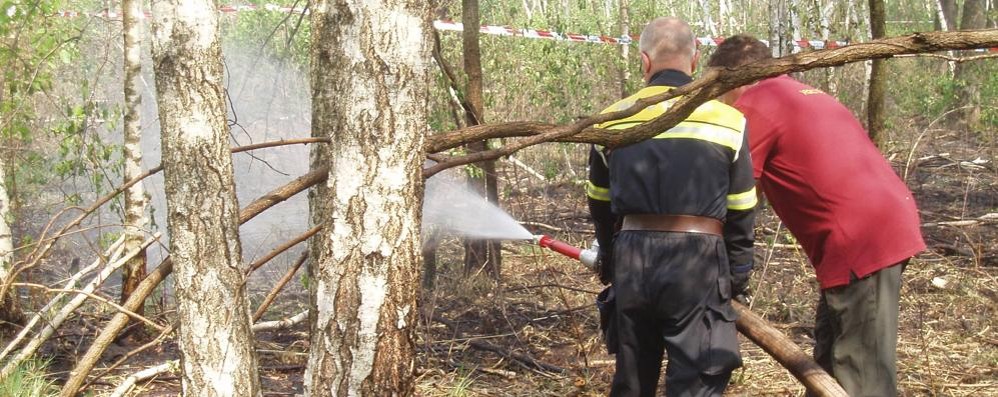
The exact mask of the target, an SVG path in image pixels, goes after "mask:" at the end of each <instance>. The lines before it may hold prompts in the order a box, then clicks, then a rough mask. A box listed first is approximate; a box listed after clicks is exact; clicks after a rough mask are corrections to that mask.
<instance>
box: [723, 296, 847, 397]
mask: <svg viewBox="0 0 998 397" xmlns="http://www.w3.org/2000/svg"><path fill="white" fill-rule="evenodd" d="M731 304H732V306H734V307H735V311H736V312H738V321H736V322H735V325H736V326H737V327H738V332H741V333H742V335H745V336H746V337H748V338H749V339H750V340H751V341H752V342H755V344H756V345H758V346H759V347H761V348H762V350H764V351H765V352H766V353H769V355H770V356H773V358H775V359H776V361H777V362H779V363H780V365H782V366H783V367H784V368H786V369H787V370H788V371H790V374H792V375H793V376H794V377H795V378H797V380H799V381H800V382H801V383H803V384H804V387H806V388H807V390H808V391H809V392H811V393H812V394H813V395H816V396H827V397H849V395H848V394H846V392H845V390H842V386H839V383H838V382H836V381H835V378H832V376H831V375H829V374H828V372H825V370H824V369H822V368H821V366H819V365H818V363H816V362H815V361H814V360H812V359H811V357H809V356H808V355H807V354H804V352H803V351H801V350H800V348H799V347H797V345H796V344H795V343H794V342H793V341H792V340H790V338H788V337H787V336H786V335H784V334H783V333H782V332H780V331H779V330H777V329H776V328H773V326H772V325H769V322H767V321H766V320H765V319H763V318H762V317H759V315H758V314H755V313H752V311H751V310H749V309H748V308H747V307H745V306H744V305H742V304H740V303H738V302H735V301H732V302H731Z"/></svg>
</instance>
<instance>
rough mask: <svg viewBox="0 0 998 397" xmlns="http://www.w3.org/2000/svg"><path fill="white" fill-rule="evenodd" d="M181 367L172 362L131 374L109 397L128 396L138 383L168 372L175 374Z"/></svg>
mask: <svg viewBox="0 0 998 397" xmlns="http://www.w3.org/2000/svg"><path fill="white" fill-rule="evenodd" d="M179 367H180V361H178V360H170V361H167V362H165V363H162V364H160V365H157V366H155V367H149V368H146V369H144V370H141V371H139V372H136V373H134V374H131V375H129V376H128V377H127V378H125V380H124V382H121V384H120V385H118V387H116V388H115V389H114V391H113V392H111V394H109V395H108V397H123V396H125V395H126V394H128V391H129V390H131V389H132V387H134V386H135V384H136V383H138V382H140V381H143V380H146V379H151V378H154V377H156V376H159V375H160V374H164V373H167V372H174V371H176V370H177V369H179Z"/></svg>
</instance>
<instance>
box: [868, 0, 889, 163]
mask: <svg viewBox="0 0 998 397" xmlns="http://www.w3.org/2000/svg"><path fill="white" fill-rule="evenodd" d="M886 19H887V13H886V11H885V10H884V0H870V33H871V35H872V36H873V39H874V40H876V39H882V38H884V37H885V36H887V23H886ZM886 88H887V64H886V63H884V60H883V59H874V60H873V65H872V68H871V69H870V91H869V93H868V95H869V96H868V97H867V101H866V120H867V132H868V133H869V134H870V140H872V141H873V143H874V144H876V145H877V146H881V144H882V143H883V142H882V141H883V140H884V122H885V117H886V114H885V112H884V90H885V89H886Z"/></svg>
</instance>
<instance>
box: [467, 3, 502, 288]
mask: <svg viewBox="0 0 998 397" xmlns="http://www.w3.org/2000/svg"><path fill="white" fill-rule="evenodd" d="M461 4H462V7H461V23H463V24H464V26H481V25H482V22H481V16H480V14H479V7H478V0H463V1H462V3H461ZM479 36H480V34H479V31H478V29H464V30H463V31H462V32H461V43H462V48H463V50H464V73H465V74H466V75H467V76H468V82H467V85H466V86H465V90H464V91H465V92H464V95H465V100H466V102H467V106H466V108H465V109H467V110H469V112H467V114H466V119H467V123H468V124H467V125H478V124H484V123H485V100H484V99H483V98H482V48H481V46H480V45H479V39H478V38H479ZM467 149H468V152H472V153H474V152H483V151H485V150H487V149H488V141H487V140H486V141H478V142H472V143H470V144H468V145H467ZM475 166H476V167H478V169H479V170H481V171H482V172H481V174H477V173H473V174H471V175H470V176H469V177H468V183H469V185H470V186H471V189H472V190H474V191H476V192H478V193H479V194H481V195H482V196H483V197H485V199H486V200H488V201H489V202H490V203H493V204H496V205H498V204H499V187H498V181H497V180H496V162H495V160H488V161H483V162H480V163H477V164H475ZM501 248H502V247H501V246H500V244H499V242H498V241H489V240H474V239H467V240H465V242H464V268H465V271H466V272H467V273H471V272H474V271H477V270H478V269H480V268H482V267H484V269H485V271H486V272H487V273H488V274H491V275H492V276H494V277H495V278H497V279H498V278H499V274H500V270H501V269H502V251H501Z"/></svg>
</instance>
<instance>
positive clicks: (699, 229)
mask: <svg viewBox="0 0 998 397" xmlns="http://www.w3.org/2000/svg"><path fill="white" fill-rule="evenodd" d="M723 229H724V223H722V222H721V221H720V220H718V219H716V218H711V217H706V216H693V215H659V214H641V215H625V216H624V224H623V226H621V228H620V230H645V231H657V232H685V233H707V234H714V235H718V236H721V235H722V232H723Z"/></svg>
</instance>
